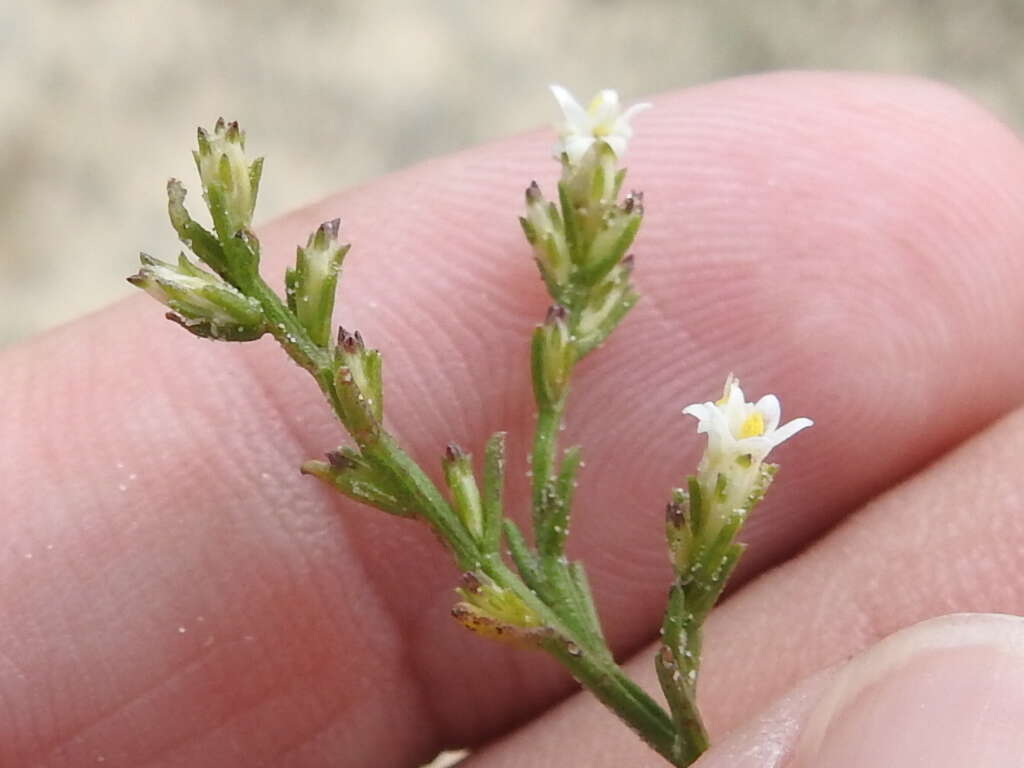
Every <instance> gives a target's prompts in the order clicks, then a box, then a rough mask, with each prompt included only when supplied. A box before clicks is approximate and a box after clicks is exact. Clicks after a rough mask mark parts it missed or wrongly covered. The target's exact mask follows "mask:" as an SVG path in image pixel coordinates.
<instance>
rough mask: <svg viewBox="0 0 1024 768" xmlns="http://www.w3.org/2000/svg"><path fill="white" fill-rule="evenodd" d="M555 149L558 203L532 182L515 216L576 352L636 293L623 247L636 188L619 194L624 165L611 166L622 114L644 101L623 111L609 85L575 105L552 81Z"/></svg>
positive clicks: (623, 127) (620, 149)
mask: <svg viewBox="0 0 1024 768" xmlns="http://www.w3.org/2000/svg"><path fill="white" fill-rule="evenodd" d="M552 92H553V93H554V95H555V98H556V99H557V100H558V102H559V104H560V106H561V107H562V111H563V115H564V118H565V120H564V122H563V123H562V124H561V125H560V126H559V137H560V139H559V144H558V148H557V154H558V157H559V159H560V160H561V163H562V178H561V180H560V182H559V185H558V204H557V205H556V204H555V203H554V202H551V201H548V200H546V199H545V198H544V195H543V193H542V192H541V190H540V187H539V186H538V185H537V184H536V182H534V183H532V184H530V186H529V187H528V188H527V190H526V215H525V216H523V217H522V218H521V219H520V223H521V225H522V227H523V232H524V233H525V234H526V238H527V240H528V241H529V242H530V244H531V245H532V246H533V252H534V258H535V260H536V262H537V266H538V268H539V269H540V273H541V276H542V277H543V279H544V282H545V283H546V285H547V287H548V292H549V293H550V294H551V296H552V298H554V300H555V301H556V302H557V303H558V304H559V305H561V306H562V307H564V308H566V310H567V311H568V313H569V327H570V328H571V330H572V336H573V337H574V345H575V346H576V354H577V357H582V356H583V355H585V354H586V353H587V352H589V351H590V350H591V349H593V348H594V347H596V346H597V345H599V344H600V343H601V342H602V341H603V340H604V339H605V338H607V336H608V334H609V333H611V330H612V329H613V328H614V327H615V326H616V325H617V324H618V322H619V321H620V320H621V319H622V317H623V316H624V315H625V314H626V312H628V311H629V309H630V307H632V305H633V304H634V303H635V301H636V294H635V293H634V291H633V288H632V285H631V284H630V274H631V271H632V265H633V258H632V256H629V255H628V250H629V247H630V246H631V245H632V243H633V239H634V238H635V236H636V233H637V230H638V228H639V227H640V222H641V220H642V218H643V213H644V209H643V196H642V195H641V194H640V193H639V192H633V193H630V194H628V195H626V197H625V198H624V199H623V200H622V201H621V202H620V201H619V193H620V190H621V187H622V182H623V179H624V177H625V170H623V169H620V168H619V167H618V164H619V161H620V160H621V158H622V155H623V154H624V152H625V151H626V145H627V141H628V139H629V137H630V136H631V135H632V129H631V128H630V125H629V121H630V119H631V118H632V117H633V116H634V115H636V114H637V113H638V112H640V111H642V110H643V109H645V108H646V107H647V106H649V105H647V104H637V105H635V106H633V107H631V108H629V109H627V110H625V111H623V110H622V109H621V108H620V106H619V101H618V95H617V94H616V93H615V92H614V91H608V90H606V91H601V93H599V94H598V95H597V96H596V97H595V98H594V100H593V101H592V102H591V105H590V107H589V108H588V109H583V107H581V106H580V105H579V104H578V103H577V102H576V100H575V99H573V98H572V96H571V95H570V94H569V92H568V91H566V90H565V89H564V88H562V87H560V86H552Z"/></svg>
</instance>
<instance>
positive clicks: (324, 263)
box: [285, 219, 350, 347]
mask: <svg viewBox="0 0 1024 768" xmlns="http://www.w3.org/2000/svg"><path fill="white" fill-rule="evenodd" d="M340 225H341V221H340V219H334V220H333V221H327V222H324V223H323V224H321V225H320V226H319V227H317V228H316V230H314V232H313V233H312V234H311V235H310V236H309V240H308V241H307V243H306V247H305V248H302V247H300V248H299V249H298V253H297V255H296V259H295V267H294V268H289V269H288V271H287V272H286V274H285V283H286V287H287V293H288V306H289V307H290V308H291V310H292V312H294V313H295V316H296V317H297V318H298V320H299V322H300V323H301V324H302V326H303V327H304V328H305V329H306V331H307V332H308V333H309V337H310V339H311V340H312V341H313V343H314V344H316V345H317V346H320V347H326V346H327V343H328V341H330V337H331V318H332V315H333V313H334V294H335V289H336V287H337V284H338V272H339V270H340V269H341V262H342V260H343V259H344V258H345V254H346V253H348V250H349V247H350V246H349V244H348V243H339V242H338V230H339V228H340Z"/></svg>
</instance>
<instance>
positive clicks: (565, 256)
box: [519, 181, 572, 289]
mask: <svg viewBox="0 0 1024 768" xmlns="http://www.w3.org/2000/svg"><path fill="white" fill-rule="evenodd" d="M519 223H520V224H521V225H522V227H523V232H524V233H525V234H526V239H527V240H528V241H529V243H530V245H532V246H533V253H534V256H535V258H536V259H537V264H538V265H539V266H540V269H541V274H542V275H543V276H544V280H545V281H546V282H547V283H548V285H549V286H550V287H552V288H556V289H557V288H561V287H564V286H565V284H566V283H567V282H568V280H569V272H570V270H571V269H572V256H571V254H570V251H569V244H568V242H567V241H566V235H565V226H564V222H563V221H562V217H561V216H560V215H559V213H558V208H557V207H556V206H555V204H554V203H549V202H547V201H546V200H545V199H544V195H543V194H542V193H541V191H540V187H539V186H537V182H535V181H534V182H532V183H531V184H530V186H529V187H528V188H527V190H526V216H525V217H521V218H520V219H519Z"/></svg>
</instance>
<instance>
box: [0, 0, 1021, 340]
mask: <svg viewBox="0 0 1024 768" xmlns="http://www.w3.org/2000/svg"><path fill="white" fill-rule="evenodd" d="M1022 33H1024V3H1022V2H1021V1H1020V0H1001V1H992V2H983V1H980V2H965V1H963V0H961V1H959V2H957V1H955V0H943V1H932V2H926V1H923V0H922V1H920V2H908V1H904V2H892V1H890V2H883V1H882V0H861V2H856V1H850V2H795V1H789V2H752V1H749V0H746V1H744V2H740V1H738V0H737V1H735V2H726V1H721V2H711V1H708V2H699V1H697V0H692V1H690V2H668V1H667V0H665V1H660V2H659V1H658V0H636V1H635V2H625V1H624V0H623V1H620V2H612V1H610V0H609V1H606V2H598V1H596V0H595V1H593V2H585V1H584V0H571V1H569V2H561V3H556V2H523V1H520V2H503V1H500V0H492V1H490V2H474V1H473V0H462V1H461V2H460V1H458V0H434V2H420V3H415V2H407V1H404V0H403V1H401V2H380V3H365V2H360V3H355V2H334V3H332V2H326V1H321V2H309V3H286V2H271V1H270V0H263V1H262V2H258V1H256V0H248V1H246V2H243V0H233V1H231V2H222V3H210V2H200V0H173V1H172V0H152V1H150V2H137V1H134V2H130V1H128V0H123V1H121V2H114V1H111V2H89V1H88V0H33V2H30V3H29V2H26V3H13V2H10V3H2V4H0V179H2V180H3V186H2V188H0V232H2V233H3V234H2V240H0V345H2V344H4V343H9V342H11V341H14V340H16V339H18V338H21V337H24V336H26V335H28V334H31V333H34V332H36V331H39V330H41V329H43V328H46V327H48V326H50V325H53V324H56V323H58V322H61V321H64V320H66V319H68V318H71V317H74V316H76V315H78V314H81V313H83V312H85V311H87V310H89V309H92V308H94V307H98V306H101V305H103V304H105V303H107V302H108V301H110V300H112V299H114V298H117V297H118V296H121V295H123V294H125V293H127V292H128V290H129V289H128V286H127V285H126V284H125V283H124V281H123V279H122V278H123V277H124V275H126V274H127V273H129V272H130V271H132V269H133V267H134V264H135V260H136V254H137V251H138V250H140V249H142V248H145V249H146V250H148V251H151V252H152V253H154V254H155V255H163V256H172V255H173V254H174V252H175V251H176V244H175V242H174V241H173V239H172V237H171V236H170V234H169V230H168V228H167V226H166V224H165V221H164V213H163V211H164V199H163V185H164V181H165V179H166V178H167V177H168V176H170V175H172V174H175V175H185V178H186V179H188V178H189V176H188V174H190V173H191V168H190V165H189V158H188V154H187V152H188V149H189V147H190V142H191V140H192V132H193V129H194V126H195V125H196V124H198V123H207V122H210V121H211V120H212V119H213V118H215V117H216V116H217V115H220V114H224V115H227V116H230V117H235V118H237V119H239V120H241V121H243V123H244V125H245V126H246V127H247V128H248V132H249V135H250V137H251V139H252V142H253V143H254V144H255V145H256V147H257V148H258V150H259V151H260V152H262V153H263V154H265V155H267V156H268V158H269V162H268V171H267V175H266V176H265V179H266V182H265V186H264V192H263V195H262V201H261V206H260V209H259V211H258V217H259V220H266V219H268V218H271V217H273V216H275V215H276V214H279V213H281V212H283V211H285V210H287V209H289V208H292V207H295V206H298V205H300V204H302V203H303V202H307V201H310V200H313V199H315V198H317V197H318V196H321V195H323V194H325V193H326V192H328V191H330V190H333V189H337V188H340V187H344V186H349V185H353V184H357V183H359V182H361V181H363V180H365V179H367V178H370V177H372V176H374V175H377V174H380V173H382V172H385V171H388V170H391V169H394V168H396V167H399V166H402V165H405V164H408V163H411V162H414V161H416V160H419V159H421V158H424V157H428V156H430V155H436V154H438V153H443V152H447V151H449V150H452V149H456V148H458V147H462V146H465V145H468V144H472V143H475V142H480V141H483V140H486V139H489V138H492V137H496V136H501V135H505V134H509V133H513V132H516V131H519V130H522V129H525V128H529V127H532V126H536V125H538V124H541V123H545V122H548V121H550V120H551V119H552V117H553V105H552V104H551V103H549V97H548V95H547V93H546V92H545V90H544V87H543V86H544V85H545V84H546V83H547V82H549V81H551V80H557V81H561V82H564V83H566V84H568V85H570V86H571V87H573V88H574V89H575V90H578V91H579V92H587V91H589V90H591V89H593V88H596V87H599V86H605V85H612V86H614V87H617V88H619V89H620V90H621V91H622V92H623V93H624V94H625V95H626V96H628V97H639V96H641V95H643V94H645V93H652V92H655V91H660V90H664V89H669V88H677V87H681V86H686V85H689V84H693V83H697V82H702V81H706V80H709V79H714V78H721V77H727V76H730V75H734V74H737V73H744V72H752V71H759V70H766V69H778V68H790V67H823V68H857V69H872V70H884V71H893V72H911V73H919V74H923V75H928V76H932V77H936V78H939V79H943V80H946V81H948V82H951V83H953V84H955V85H957V86H959V87H961V88H963V89H964V90H966V91H967V92H968V93H970V94H972V95H973V96H974V97H975V98H976V99H978V100H980V101H981V102H983V103H984V104H986V105H987V106H989V107H990V108H991V109H993V110H994V111H995V112H996V113H998V114H1000V115H1001V116H1002V117H1003V118H1004V119H1006V120H1007V121H1009V122H1010V123H1012V124H1015V125H1017V126H1018V127H1020V126H1022V125H1024V53H1022V47H1021V40H1022V39H1024V37H1022Z"/></svg>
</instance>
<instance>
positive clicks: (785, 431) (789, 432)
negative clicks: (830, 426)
mask: <svg viewBox="0 0 1024 768" xmlns="http://www.w3.org/2000/svg"><path fill="white" fill-rule="evenodd" d="M813 424H814V422H813V421H811V420H810V419H805V418H802V417H801V418H799V419H793V420H792V421H791V422H789V423H788V424H783V425H782V426H781V427H779V428H778V429H777V430H775V432H773V433H771V434H770V435H768V436H767V437H769V438H770V439H771V441H772V445H778V444H779V443H781V442H783V441H784V440H788V439H789V438H791V437H792V436H793V435H795V434H796V433H797V432H799V431H800V430H801V429H807V427H810V426H813Z"/></svg>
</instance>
